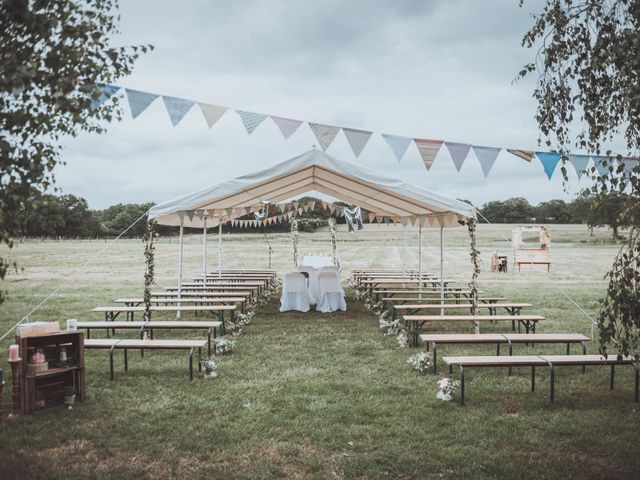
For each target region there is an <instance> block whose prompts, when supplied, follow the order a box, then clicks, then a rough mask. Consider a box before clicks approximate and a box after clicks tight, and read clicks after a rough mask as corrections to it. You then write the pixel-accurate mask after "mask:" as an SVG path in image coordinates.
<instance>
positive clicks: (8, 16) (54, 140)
mask: <svg viewBox="0 0 640 480" xmlns="http://www.w3.org/2000/svg"><path fill="white" fill-rule="evenodd" d="M117 20H118V16H117V3H116V2H115V1H114V0H94V1H89V2H85V1H80V0H51V1H30V0H4V1H2V2H0V57H1V58H2V60H1V61H0V130H1V131H2V132H3V134H2V135H0V242H2V243H5V244H6V245H8V246H9V247H11V246H12V238H14V237H15V236H16V235H19V234H20V233H21V231H22V230H23V228H24V217H23V216H21V215H19V213H20V212H21V211H23V210H24V209H25V208H27V207H28V205H29V204H31V203H32V202H33V201H34V199H33V198H32V193H33V189H34V188H36V189H39V190H43V191H46V190H47V189H48V188H49V187H50V186H51V185H52V184H53V182H54V176H53V169H54V168H55V166H56V165H57V164H58V163H60V151H61V147H60V141H61V139H62V138H63V137H69V136H71V137H73V136H76V135H78V134H79V133H80V132H83V131H84V132H101V131H103V127H102V126H101V125H102V122H104V121H110V120H112V119H113V118H115V117H118V116H119V114H118V110H117V104H118V102H117V99H113V100H112V101H109V102H106V103H105V104H103V105H102V106H99V107H97V108H93V107H94V105H92V104H93V102H95V101H96V100H98V99H99V97H100V94H101V91H100V85H104V84H109V83H112V82H114V81H115V80H116V79H118V78H120V77H122V76H124V75H128V74H129V73H131V70H132V67H133V64H134V62H135V60H136V59H137V57H138V56H139V55H140V54H141V53H143V52H146V51H147V50H148V48H149V47H145V46H141V47H119V48H114V47H112V46H111V45H110V38H111V37H112V36H113V35H114V34H115V33H117ZM6 267H7V260H6V258H4V257H0V279H2V278H4V275H5V273H6Z"/></svg>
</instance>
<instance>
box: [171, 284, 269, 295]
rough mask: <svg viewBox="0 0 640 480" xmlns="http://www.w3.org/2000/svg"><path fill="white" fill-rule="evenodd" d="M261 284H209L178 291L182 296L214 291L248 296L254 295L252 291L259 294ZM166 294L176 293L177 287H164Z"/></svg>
mask: <svg viewBox="0 0 640 480" xmlns="http://www.w3.org/2000/svg"><path fill="white" fill-rule="evenodd" d="M261 286H262V283H260V282H249V283H229V282H225V283H216V284H209V285H207V286H206V287H205V286H204V285H202V286H198V287H181V288H180V289H179V290H180V292H182V293H183V294H184V293H185V292H200V294H202V292H203V291H207V292H214V291H233V290H249V291H250V292H251V293H250V295H251V296H253V295H254V290H257V291H258V292H260V287H261ZM164 290H165V291H166V292H176V293H177V292H178V287H164Z"/></svg>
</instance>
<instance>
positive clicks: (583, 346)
mask: <svg viewBox="0 0 640 480" xmlns="http://www.w3.org/2000/svg"><path fill="white" fill-rule="evenodd" d="M580 345H582V354H583V355H586V354H587V346H586V345H585V344H584V342H580ZM586 371H587V366H586V365H583V366H582V373H584V372H586Z"/></svg>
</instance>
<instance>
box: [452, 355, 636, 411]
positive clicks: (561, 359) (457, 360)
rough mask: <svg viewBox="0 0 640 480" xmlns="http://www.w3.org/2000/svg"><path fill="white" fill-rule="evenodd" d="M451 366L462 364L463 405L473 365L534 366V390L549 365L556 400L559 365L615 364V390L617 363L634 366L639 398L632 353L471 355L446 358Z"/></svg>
mask: <svg viewBox="0 0 640 480" xmlns="http://www.w3.org/2000/svg"><path fill="white" fill-rule="evenodd" d="M442 360H443V361H444V362H445V363H446V364H447V365H449V367H450V368H452V367H453V366H458V367H460V405H464V393H465V378H464V372H465V368H471V367H531V391H532V392H534V391H535V385H536V367H548V368H549V375H550V399H551V401H552V402H553V401H554V399H555V368H556V367H561V366H570V367H585V366H588V365H589V366H590V365H608V366H610V367H611V376H610V381H609V386H610V388H611V389H612V390H613V383H614V373H615V367H616V365H631V366H632V367H633V369H634V370H635V392H634V393H635V401H636V402H637V401H638V391H639V385H640V370H638V365H637V363H636V361H635V359H634V358H633V357H632V356H627V357H622V358H620V359H618V358H617V357H616V356H608V357H604V356H602V355H523V356H512V357H504V356H502V357H500V356H469V357H443V359H442Z"/></svg>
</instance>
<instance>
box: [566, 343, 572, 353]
mask: <svg viewBox="0 0 640 480" xmlns="http://www.w3.org/2000/svg"><path fill="white" fill-rule="evenodd" d="M570 351H571V344H570V343H568V342H567V355H569V353H570Z"/></svg>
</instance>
